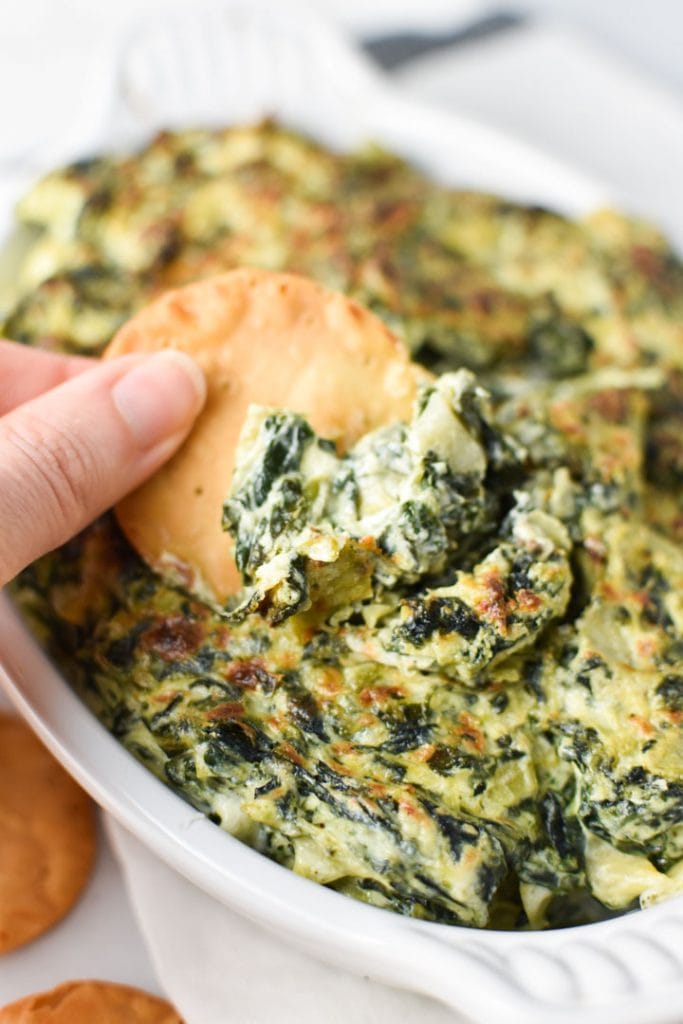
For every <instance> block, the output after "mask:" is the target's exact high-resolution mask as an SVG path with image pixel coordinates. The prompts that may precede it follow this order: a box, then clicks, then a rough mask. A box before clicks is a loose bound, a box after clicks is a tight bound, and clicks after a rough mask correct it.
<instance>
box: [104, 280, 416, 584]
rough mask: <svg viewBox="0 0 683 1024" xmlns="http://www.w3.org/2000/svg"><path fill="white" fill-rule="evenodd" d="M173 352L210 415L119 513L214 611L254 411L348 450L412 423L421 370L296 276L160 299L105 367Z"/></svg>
mask: <svg viewBox="0 0 683 1024" xmlns="http://www.w3.org/2000/svg"><path fill="white" fill-rule="evenodd" d="M162 348H176V349H182V350H183V351H185V352H189V353H190V354H191V355H193V356H194V357H195V359H196V360H197V361H198V363H199V364H200V365H201V366H202V368H203V369H204V371H205V373H206V376H207V381H208V387H209V393H208V399H207V402H206V406H205V408H204V411H203V412H202V414H201V416H200V417H199V419H198V421H197V423H196V425H195V427H194V429H193V431H192V433H191V435H190V437H189V438H188V440H187V441H186V442H185V444H184V445H183V447H182V448H181V449H180V451H179V452H178V453H177V454H176V455H175V456H174V457H173V459H171V461H170V462H169V463H167V464H166V465H165V466H164V467H163V468H162V469H161V470H160V472H158V473H157V474H156V475H155V476H154V477H153V478H152V479H151V480H150V481H148V482H147V483H145V484H143V486H142V487H140V488H139V489H138V490H137V491H135V492H134V493H133V494H132V495H129V497H127V498H125V499H124V500H123V501H122V502H121V503H120V504H119V505H118V507H117V510H116V511H117V516H118V519H119V523H120V524H121V527H122V529H123V531H124V533H125V534H126V536H127V537H128V539H129V541H130V542H131V544H132V545H133V547H135V548H136V550H137V551H138V552H139V553H140V554H141V555H142V557H143V558H144V559H145V561H146V562H147V563H148V564H149V565H151V566H152V568H154V569H157V570H159V571H161V572H164V571H165V572H169V570H171V571H173V570H175V573H176V574H177V575H179V576H180V577H181V578H183V579H184V580H185V582H186V583H188V585H190V586H191V587H194V588H195V589H201V584H202V583H203V584H205V585H206V587H207V588H208V590H209V592H210V593H212V594H213V595H214V596H215V597H217V598H218V599H219V600H223V599H225V598H226V597H227V596H229V595H230V594H233V593H235V592H236V591H237V590H238V589H239V587H240V580H239V575H238V572H237V569H236V567H235V564H234V561H233V556H232V551H231V546H230V541H229V539H228V538H227V536H226V535H225V534H224V533H223V531H222V529H221V510H222V505H223V501H224V499H225V496H226V494H227V491H228V488H229V485H230V478H231V474H232V468H233V460H234V452H235V448H236V445H237V439H238V436H239V432H240V430H241V427H242V424H243V421H244V417H245V414H246V411H247V408H248V406H249V405H250V404H252V403H257V404H259V405H265V406H274V407H278V408H286V409H290V410H292V411H295V412H299V413H303V414H305V415H306V416H307V417H308V418H309V419H310V422H311V424H312V425H313V427H314V428H315V429H316V430H317V431H318V432H319V433H320V434H322V436H323V437H331V438H334V439H335V440H337V441H338V442H339V443H340V445H341V446H342V447H345V446H347V445H349V444H351V443H352V442H354V441H355V440H357V439H358V438H359V437H360V436H361V435H362V434H364V433H365V432H367V431H368V430H372V429H373V428H374V427H377V426H379V425H381V424H383V423H387V422H390V421H392V420H397V419H405V418H408V417H409V416H410V412H411V406H412V402H413V399H414V397H415V391H416V386H417V382H418V379H419V376H418V375H423V371H420V370H418V369H417V368H416V367H415V366H414V365H413V364H412V363H411V362H410V360H409V358H408V356H407V354H406V353H405V351H404V349H403V347H402V346H401V344H400V343H399V342H398V340H397V339H396V338H395V337H394V336H393V335H392V334H391V333H390V331H388V330H387V328H386V327H385V326H384V324H383V323H382V322H381V321H380V320H379V319H378V318H377V317H375V316H374V315H373V314H372V313H369V312H368V311H367V310H365V309H363V308H362V307H361V306H359V305H358V304H357V303H355V302H352V301H350V300H349V299H347V298H345V297H344V296H343V295H341V294H339V293H337V292H333V291H330V290H329V289H327V288H324V287H322V286H321V285H319V284H316V283H314V282H313V281H310V280H308V279H307V278H304V277H299V276H296V275H293V274H276V273H271V272H269V271H263V270H245V269H243V270H235V271H231V272H229V273H227V274H221V275H220V276H218V277H214V278H209V279H207V280H204V281H200V282H197V283H196V284H193V285H189V286H188V287H186V288H181V289H178V290H176V291H172V292H168V293H166V294H165V295H163V296H162V297H161V298H160V299H158V300H157V301H156V302H154V303H152V304H151V305H150V306H148V307H147V308H146V309H143V310H142V311H141V312H140V313H138V314H137V315H136V316H134V317H133V318H132V319H131V320H129V321H128V323H127V324H125V325H124V326H123V327H122V328H121V330H120V331H119V332H118V334H117V335H116V337H115V338H114V340H113V341H112V342H111V344H110V345H109V347H108V349H107V351H106V352H105V356H106V357H108V358H111V357H113V356H119V355H123V354H125V353H128V352H145V351H153V350H157V349H162Z"/></svg>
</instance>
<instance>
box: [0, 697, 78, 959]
mask: <svg viewBox="0 0 683 1024" xmlns="http://www.w3.org/2000/svg"><path fill="white" fill-rule="evenodd" d="M94 856H95V820H94V814H93V808H92V804H91V802H90V799H89V798H88V797H87V796H86V794H85V793H84V792H83V790H82V789H80V787H79V786H78V785H77V784H76V783H75V782H74V781H73V779H72V778H71V777H70V776H69V775H67V773H66V772H65V771H64V770H63V768H61V767H60V766H59V765H58V764H57V763H56V762H55V760H54V758H53V757H52V756H51V755H50V754H49V753H48V751H47V750H46V749H45V747H43V745H42V744H41V743H40V742H39V740H38V739H36V737H35V736H34V735H33V733H32V732H31V730H30V729H29V728H28V727H27V726H26V725H24V724H23V722H20V721H19V720H18V719H17V718H14V717H11V716H10V715H5V714H0V953H6V952H8V951H9V950H11V949H14V948H15V947H16V946H21V945H23V944H24V943H25V942H29V941H30V940H31V939H33V938H35V937H36V936H38V935H40V934H42V932H44V931H45V930H46V929H48V928H50V927H51V925H53V924H55V922H56V921H59V919H60V918H62V917H63V916H64V914H66V912H67V911H68V910H69V909H70V907H71V906H72V905H73V903H74V902H75V901H76V899H77V898H78V896H79V895H80V893H81V890H82V889H83V887H84V885H85V883H86V881H87V879H88V877H89V875H90V870H91V868H92V865H93V860H94Z"/></svg>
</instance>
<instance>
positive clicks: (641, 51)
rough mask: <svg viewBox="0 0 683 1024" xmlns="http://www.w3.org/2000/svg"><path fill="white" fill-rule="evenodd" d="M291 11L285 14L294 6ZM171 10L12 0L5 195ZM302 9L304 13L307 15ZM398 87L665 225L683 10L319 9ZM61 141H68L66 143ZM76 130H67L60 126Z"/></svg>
mask: <svg viewBox="0 0 683 1024" xmlns="http://www.w3.org/2000/svg"><path fill="white" fill-rule="evenodd" d="M287 2H288V0H282V6H283V7H284V6H286V4H287ZM173 6H176V4H175V3H174V0H102V2H100V3H97V4H93V3H92V2H90V0H4V2H3V15H2V24H1V26H0V88H1V89H2V95H3V101H2V106H1V108H0V109H2V133H0V184H1V183H2V176H3V173H4V174H5V176H7V175H12V174H14V173H16V172H17V171H20V172H24V171H25V170H26V169H27V168H29V169H30V165H31V164H32V162H35V161H36V157H37V156H38V154H39V153H40V148H41V145H42V144H43V142H44V141H45V140H47V139H49V137H50V136H51V135H52V134H53V133H54V131H55V130H56V127H57V126H65V125H66V123H67V122H68V121H69V119H70V118H73V117H75V116H76V115H77V113H78V109H79V106H81V105H82V104H83V103H84V101H87V100H88V98H89V97H87V96H84V90H85V89H86V88H88V89H90V88H91V86H90V85H88V86H86V85H85V83H90V82H91V81H92V77H89V72H90V71H92V68H93V67H94V66H96V65H98V64H100V65H102V64H104V63H106V61H107V60H108V58H109V55H110V54H111V52H112V49H113V48H115V47H116V46H117V45H120V44H121V41H122V40H125V39H126V38H127V37H129V36H130V35H131V34H134V29H135V25H136V23H138V22H139V21H140V19H144V18H145V17H146V16H156V15H157V14H161V15H162V16H163V12H165V11H168V10H169V9H170V8H172V7H173ZM297 6H299V7H300V6H301V5H299V4H298V5H297ZM309 6H310V8H311V9H312V10H314V11H315V13H316V14H318V15H323V16H326V17H327V18H328V19H329V20H330V22H332V23H334V24H335V25H336V26H337V27H338V29H339V31H340V32H341V33H343V34H344V35H345V36H346V37H347V38H349V39H351V40H352V41H353V42H355V43H356V44H358V46H359V47H361V48H363V49H364V50H365V52H366V53H367V54H368V55H369V56H370V58H371V59H372V60H374V61H377V62H378V63H379V64H380V65H381V66H382V67H383V68H384V69H385V70H386V73H387V75H389V76H391V78H392V79H393V80H394V81H395V83H396V84H397V85H398V86H400V87H401V88H403V89H406V90H409V91H410V92H411V93H412V94H413V95H415V96H417V97H420V98H423V99H425V100H427V101H429V102H431V103H436V104H439V105H441V106H443V107H447V108H451V109H453V110H457V111H458V112H460V113H464V114H468V115H471V116H473V117H475V118H477V119H480V120H483V121H485V122H486V123H488V124H490V125H493V126H495V127H497V128H499V129H503V130H504V131H505V132H508V133H511V134H513V135H516V136H517V137H520V138H522V139H524V140H526V141H528V142H531V143H533V144H534V145H536V146H537V147H539V148H541V149H544V150H545V151H546V152H548V153H550V154H551V155H554V156H555V157H559V158H560V159H561V160H564V161H566V162H567V163H569V164H570V165H573V166H575V167H578V168H580V169H582V170H583V171H584V172H587V173H588V174H590V175H593V176H594V177H595V178H596V179H597V180H598V181H600V182H604V183H606V184H607V185H608V186H609V187H611V188H613V189H614V190H615V192H616V193H617V194H618V195H619V197H620V198H622V201H623V202H624V204H625V205H627V206H629V207H630V208H632V209H633V210H634V211H636V212H640V213H644V214H645V215H647V216H650V217H652V218H654V219H656V220H658V221H660V222H662V223H664V224H668V226H669V230H670V231H671V232H672V233H673V234H674V235H675V236H676V238H677V240H678V242H679V245H680V244H683V223H679V222H678V221H676V220H675V218H674V217H673V216H672V207H673V206H675V205H680V182H681V180H682V179H683V61H681V52H683V4H681V3H680V0H599V2H596V0H519V2H517V3H515V2H511V3H510V4H499V3H493V4H490V3H486V2H485V0H483V2H482V0H373V2H366V0H312V2H311V3H310V4H309ZM61 130H62V128H61V127H60V131H61ZM64 130H66V127H65V128H64Z"/></svg>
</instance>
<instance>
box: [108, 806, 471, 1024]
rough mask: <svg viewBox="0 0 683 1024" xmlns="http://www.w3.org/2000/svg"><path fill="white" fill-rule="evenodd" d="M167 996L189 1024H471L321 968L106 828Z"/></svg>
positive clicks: (112, 826) (113, 827)
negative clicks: (276, 1022) (274, 1021)
mask: <svg viewBox="0 0 683 1024" xmlns="http://www.w3.org/2000/svg"><path fill="white" fill-rule="evenodd" d="M108 831H109V835H110V837H111V839H112V842H113V845H114V849H115V852H116V853H117V854H118V856H119V858H120V861H121V865H122V868H123V873H124V876H125V879H126V883H127V885H128V891H129V893H130V896H131V901H132V904H133V907H134V910H135V912H136V914H137V918H138V922H139V924H140V929H141V931H142V934H143V936H144V938H145V940H146V941H147V945H148V949H149V952H150V954H151V957H152V961H153V963H154V966H155V968H156V971H157V974H158V976H159V981H160V983H161V987H162V988H163V990H164V991H165V992H166V994H167V996H168V998H169V999H170V1000H171V1001H172V1002H173V1003H174V1005H175V1006H176V1007H177V1009H178V1010H179V1012H180V1013H181V1014H182V1015H183V1016H184V1017H185V1019H186V1021H187V1024H269V1022H271V1021H273V1020H276V1021H278V1024H294V1022H296V1024H320V1022H321V1021H323V1022H324V1024H350V1022H351V1024H389V1022H391V1024H417V1022H418V1021H419V1022H420V1024H465V1018H464V1017H461V1016H460V1015H458V1014H455V1013H453V1012H452V1011H450V1010H448V1009H447V1008H446V1007H444V1006H441V1005H439V1004H437V1003H435V1002H433V1001H431V1000H429V999H424V998H421V997H420V996H417V995H413V994H412V993H410V992H400V991H398V990H395V989H390V988H387V987H386V986H385V985H380V984H377V983H375V982H372V981H369V980H368V979H367V978H357V977H353V976H351V975H350V974H347V973H345V972H343V971H337V970H335V969H334V968H333V967H328V966H326V965H325V964H321V963H316V962H315V961H313V960H311V959H310V958H309V957H306V956H304V955H303V954H301V953H298V952H295V951H293V950H292V949H291V948H290V947H288V946H287V945H285V943H283V942H282V941H281V940H279V939H278V938H277V937H276V936H274V935H272V934H269V933H268V932H266V931H265V930H263V929H261V928H259V927H257V926H256V925H254V924H252V923H251V922H249V921H246V920H245V919H244V918H241V917H239V916H238V915H237V914H235V913H233V912H232V911H230V910H227V909H226V908H225V907H224V906H222V905H221V904H220V903H218V902H217V901H216V900H214V899H212V898H211V897H210V896H207V895H205V894H204V893H203V892H200V890H199V889H196V888H195V886H194V885H192V884H191V883H190V882H187V881H186V880H185V879H184V878H182V877H181V876H180V875H178V874H176V873H175V871H173V870H172V869H171V868H169V867H167V866H166V865H165V864H163V863H161V862H160V861H159V860H158V859H157V858H156V857H155V856H154V854H152V853H150V852H149V851H148V850H147V849H146V848H145V847H144V846H142V845H141V844H140V843H139V842H138V841H137V839H134V838H133V837H132V836H131V835H130V834H129V833H128V832H126V831H125V830H124V829H123V828H121V826H120V825H117V824H116V823H115V822H114V821H113V820H112V819H111V818H110V819H108Z"/></svg>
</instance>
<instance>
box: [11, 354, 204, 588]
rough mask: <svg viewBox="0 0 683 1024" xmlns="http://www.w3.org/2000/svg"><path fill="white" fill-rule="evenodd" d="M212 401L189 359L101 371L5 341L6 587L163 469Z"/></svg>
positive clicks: (128, 359)
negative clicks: (23, 570) (19, 574)
mask: <svg viewBox="0 0 683 1024" xmlns="http://www.w3.org/2000/svg"><path fill="white" fill-rule="evenodd" d="M205 397H206V384H205V381H204V376H203V374H202V372H201V370H200V369H199V367H198V366H197V365H196V363H194V362H193V360H192V359H190V357H189V356H187V355H184V354H183V353H181V352H172V351H166V352H158V353H155V354H154V355H146V356H137V355H132V356H124V357H122V358H121V359H115V360H112V361H111V362H97V361H95V360H91V359H85V358H81V357H79V356H63V355H54V354H52V353H48V352H40V351H38V350H36V349H30V348H26V347H25V346H23V345H17V344H15V343H13V342H9V341H0V586H2V585H3V584H4V583H6V582H7V581H8V580H10V579H12V577H13V576H15V575H16V573H17V572H19V570H20V569H22V568H23V567H24V566H25V565H28V563H29V562H31V561H33V559H34V558H37V557H38V556H39V555H42V554H44V553H45V552H46V551H50V550H51V549H52V548H55V547H57V546H58V545H59V544H62V543H63V542H64V541H65V540H67V539H68V538H69V537H71V536H73V535H74V534H75V533H77V532H78V531H79V530H81V529H82V528H83V527H84V526H85V525H86V524H87V523H89V522H91V520H93V519H94V518H95V517H96V516H98V515H99V514H100V513H101V512H103V511H104V510H105V509H107V508H109V507H110V506H111V505H113V504H114V503H115V502H116V501H118V499H119V498H122V497H123V495H124V494H126V493H128V491H132V490H133V489H134V488H135V487H137V486H138V485H139V484H140V483H142V481H143V480H144V479H145V478H146V477H148V476H150V475H151V474H152V473H153V472H154V471H155V470H156V469H158V467H159V466H160V465H161V464H162V463H163V462H165V461H166V459H168V458H169V456H170V455H172V454H173V452H174V451H175V450H176V448H178V446H179V445H180V444H181V442H182V441H183V440H184V438H185V436H186V435H187V433H188V432H189V430H190V427H191V426H192V423H193V421H194V419H195V417H196V416H197V414H198V412H199V411H200V409H201V408H202V406H203V404H204V400H205Z"/></svg>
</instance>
